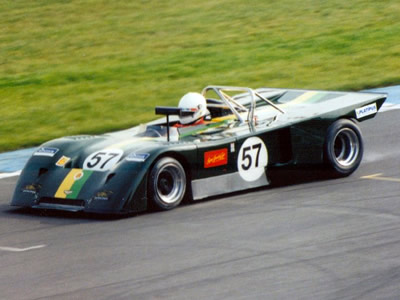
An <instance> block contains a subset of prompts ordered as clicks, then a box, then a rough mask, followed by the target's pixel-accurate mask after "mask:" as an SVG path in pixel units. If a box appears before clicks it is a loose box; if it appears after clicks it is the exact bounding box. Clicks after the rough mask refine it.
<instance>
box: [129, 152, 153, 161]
mask: <svg viewBox="0 0 400 300" xmlns="http://www.w3.org/2000/svg"><path fill="white" fill-rule="evenodd" d="M149 156H150V154H149V153H135V152H132V153H131V154H129V155H128V156H127V157H126V158H125V159H126V160H127V161H137V162H144V161H145V160H146V159H147V158H148V157H149Z"/></svg>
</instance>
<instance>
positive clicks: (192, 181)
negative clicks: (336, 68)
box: [11, 86, 386, 213]
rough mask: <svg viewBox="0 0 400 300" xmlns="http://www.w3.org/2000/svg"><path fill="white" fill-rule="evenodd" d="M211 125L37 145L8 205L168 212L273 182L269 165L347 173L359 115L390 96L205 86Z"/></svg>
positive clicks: (168, 111) (166, 110)
mask: <svg viewBox="0 0 400 300" xmlns="http://www.w3.org/2000/svg"><path fill="white" fill-rule="evenodd" d="M202 95H203V96H204V97H205V98H206V99H207V100H206V101H207V102H206V103H207V116H206V119H207V121H206V122H205V123H203V124H200V125H194V126H182V127H180V126H176V125H177V123H179V118H180V116H183V115H184V114H186V115H187V114H189V115H190V113H191V112H190V111H187V110H183V109H181V108H179V107H156V109H155V110H156V114H161V115H164V116H163V117H162V118H160V119H158V120H155V121H152V122H150V123H147V124H142V125H138V126H136V127H133V128H131V129H127V130H123V131H118V132H113V133H107V134H103V135H79V136H69V137H62V138H59V139H55V140H52V141H49V142H47V143H45V144H43V145H41V146H40V147H39V148H38V149H37V150H36V151H35V152H34V153H33V155H32V157H31V158H30V159H29V161H28V162H27V164H26V166H25V168H24V169H23V171H22V173H21V175H20V177H19V180H18V183H17V185H16V188H15V192H14V195H13V198H12V201H11V205H13V206H19V207H31V208H39V209H57V210H66V211H86V212H96V213H129V212H140V211H144V210H147V209H148V208H149V207H150V208H155V209H160V210H168V209H172V208H174V207H176V206H178V205H179V204H180V203H181V201H182V200H183V199H184V198H187V199H190V200H198V199H204V198H207V197H210V196H214V195H219V194H223V193H228V192H235V191H241V190H246V189H251V188H256V187H260V186H267V185H268V184H269V183H270V180H269V170H270V169H276V168H284V167H288V166H296V167H301V166H323V168H325V169H326V171H327V172H330V173H331V175H332V176H334V177H344V176H348V175H350V174H351V173H352V172H354V171H355V170H356V169H357V167H358V166H359V164H360V162H361V159H362V155H363V140H362V135H361V132H360V130H359V127H358V126H357V123H356V122H357V121H364V120H366V119H369V118H372V117H374V116H375V115H376V114H377V112H378V110H379V109H380V107H381V106H382V104H383V102H384V101H385V99H386V95H385V94H376V93H358V92H333V91H320V90H298V89H276V88H259V89H255V90H253V89H250V88H242V87H223V86H208V87H206V88H205V89H204V90H203V91H202Z"/></svg>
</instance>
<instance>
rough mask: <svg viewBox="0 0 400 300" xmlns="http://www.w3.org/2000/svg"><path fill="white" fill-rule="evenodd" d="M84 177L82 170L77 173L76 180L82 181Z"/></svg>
mask: <svg viewBox="0 0 400 300" xmlns="http://www.w3.org/2000/svg"><path fill="white" fill-rule="evenodd" d="M83 175H84V173H83V171H82V170H80V171H79V172H77V173H76V174H75V175H74V180H75V181H77V180H79V179H81V178H82V177H83Z"/></svg>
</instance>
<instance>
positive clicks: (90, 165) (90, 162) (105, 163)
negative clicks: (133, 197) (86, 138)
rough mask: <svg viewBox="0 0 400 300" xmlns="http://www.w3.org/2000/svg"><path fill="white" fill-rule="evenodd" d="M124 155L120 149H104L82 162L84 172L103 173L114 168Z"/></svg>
mask: <svg viewBox="0 0 400 300" xmlns="http://www.w3.org/2000/svg"><path fill="white" fill-rule="evenodd" d="M123 154H124V151H122V150H121V149H104V150H100V151H96V152H94V153H92V154H90V155H89V156H88V157H87V158H86V159H85V161H84V162H83V169H84V170H92V171H100V172H105V171H108V170H110V169H111V168H112V167H114V166H115V165H116V164H117V163H118V162H119V160H120V158H121V157H122V155H123Z"/></svg>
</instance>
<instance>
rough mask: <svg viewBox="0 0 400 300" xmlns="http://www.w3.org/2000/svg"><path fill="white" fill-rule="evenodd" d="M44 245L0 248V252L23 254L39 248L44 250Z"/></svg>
mask: <svg viewBox="0 0 400 300" xmlns="http://www.w3.org/2000/svg"><path fill="white" fill-rule="evenodd" d="M44 247H46V245H37V246H32V247H28V248H14V247H0V251H7V252H25V251H30V250H36V249H40V248H44Z"/></svg>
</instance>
